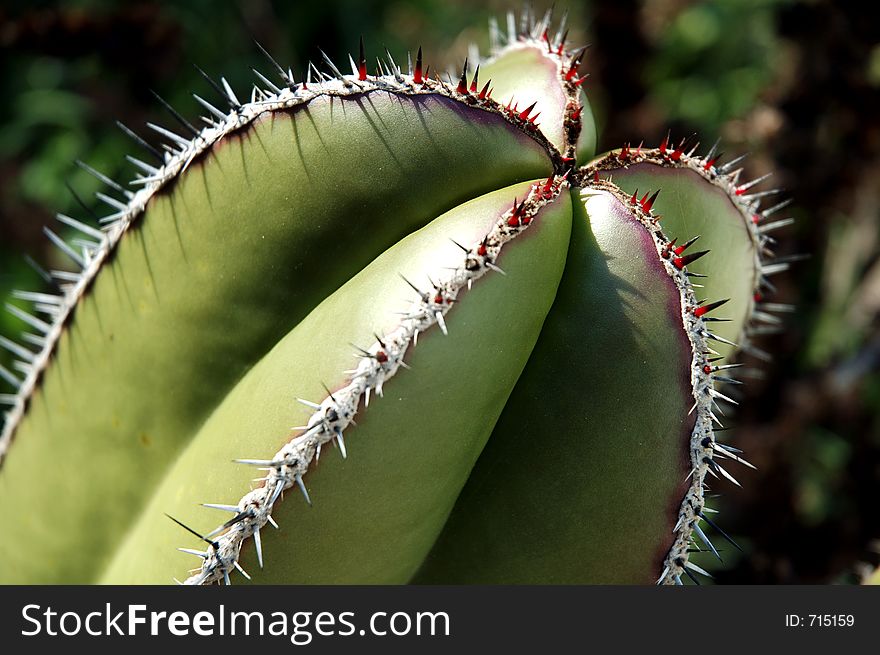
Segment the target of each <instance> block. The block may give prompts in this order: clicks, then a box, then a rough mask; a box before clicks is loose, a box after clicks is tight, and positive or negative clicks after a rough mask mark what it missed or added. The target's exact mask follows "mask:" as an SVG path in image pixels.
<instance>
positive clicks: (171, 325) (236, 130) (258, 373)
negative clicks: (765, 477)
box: [0, 16, 784, 584]
mask: <svg viewBox="0 0 880 655" xmlns="http://www.w3.org/2000/svg"><path fill="white" fill-rule="evenodd" d="M526 18H527V19H526V20H525V21H524V23H523V25H524V27H523V28H521V29H522V31H517V30H516V28H514V29H513V30H512V31H511V33H510V34H508V35H507V37H506V44H505V45H503V46H501V45H499V46H498V47H497V48H496V49H495V51H493V53H492V55H491V57H489V58H488V59H487V60H486V61H483V62H480V65H479V68H478V71H479V73H478V74H477V73H476V71H474V72H473V73H472V72H471V71H470V69H469V67H468V66H467V64H466V65H465V68H464V70H463V71H462V73H461V77H460V79H459V80H450V82H449V83H446V82H442V81H440V80H439V79H438V78H436V77H429V76H428V68H427V66H423V62H422V53H421V50H419V52H418V54H417V56H416V57H415V62H414V65H413V66H410V67H409V68H408V69H407V70H406V71H404V70H402V69H401V68H400V67H399V66H398V65H397V64H395V63H394V62H393V61H389V62H387V64H383V66H382V70H381V71H379V74H377V75H375V76H374V75H369V74H368V73H367V70H366V61H365V59H364V58H363V54H361V58H360V59H359V60H358V61H357V62H355V61H353V60H352V74H345V75H344V74H342V73H341V72H340V71H339V70H338V68H336V66H335V65H334V64H333V63H332V62H330V61H329V60H328V61H327V67H328V71H326V72H319V71H318V69H316V68H311V67H310V71H314V77H312V76H311V75H310V77H309V79H307V80H306V81H304V82H296V81H294V80H293V79H292V78H291V77H290V76H289V73H285V72H284V70H283V69H281V67H279V66H277V64H275V62H274V60H271V59H270V63H271V65H272V67H273V69H275V72H278V73H280V78H281V82H279V84H277V85H276V84H275V83H273V82H271V81H270V80H269V79H268V78H267V77H264V76H262V75H259V84H258V85H257V86H255V87H254V89H253V91H252V93H251V101H250V102H247V103H241V102H240V101H239V100H238V98H236V97H235V95H234V93H233V91H232V90H231V89H230V88H229V87H228V85H227V84H226V83H225V81H222V84H218V85H216V88H217V90H218V91H219V92H221V93H222V94H223V97H224V102H225V103H226V104H228V105H229V109H228V110H226V109H223V110H221V109H218V108H217V107H215V106H213V105H211V104H210V103H208V102H206V101H204V100H202V99H201V98H197V99H198V100H199V101H200V103H202V105H203V106H204V107H205V109H206V110H207V111H208V115H207V116H206V121H207V122H208V124H209V127H207V128H206V129H203V130H201V131H198V132H196V131H195V130H190V131H191V132H192V138H189V136H190V135H187V137H186V138H184V137H181V136H178V135H176V134H173V133H170V132H168V131H165V130H163V129H160V133H161V134H162V135H163V136H164V137H165V138H166V139H167V140H169V141H170V147H169V148H168V149H167V152H166V153H165V154H160V157H161V160H159V161H157V162H156V163H152V164H148V163H145V162H141V161H140V160H135V159H133V161H134V163H135V165H136V166H137V167H138V168H139V174H138V177H137V178H136V179H135V180H134V181H133V182H132V186H131V188H130V189H126V188H124V187H122V186H120V185H118V184H116V183H114V182H112V181H109V180H105V181H106V182H107V183H108V186H109V190H108V191H109V192H110V193H108V194H102V196H101V198H102V199H103V200H104V202H105V203H106V204H108V205H109V206H110V207H111V209H112V213H111V215H109V216H108V217H107V218H106V220H104V221H102V225H101V226H100V229H98V228H96V227H93V226H89V225H86V224H84V223H81V222H79V221H77V220H75V219H72V218H69V217H66V216H60V217H59V220H61V222H62V223H65V224H66V225H67V226H70V227H72V228H74V229H75V230H77V231H79V232H80V233H81V234H80V238H79V239H78V240H74V241H70V242H66V241H63V240H61V239H60V238H58V237H55V235H54V233H53V234H52V238H53V240H54V241H56V242H57V243H58V244H59V247H60V248H61V249H62V250H63V251H64V252H65V253H66V254H67V255H68V256H69V257H71V258H72V259H74V260H75V261H76V263H77V265H78V268H79V270H77V271H75V272H71V273H65V272H57V271H56V272H54V273H53V275H54V281H53V284H54V286H55V289H54V290H53V289H49V290H46V291H40V292H17V293H16V296H17V298H18V299H19V300H23V301H27V302H30V303H31V304H32V308H31V309H32V311H33V313H32V314H31V313H25V312H23V311H22V310H21V309H20V308H18V307H17V306H16V307H13V311H14V312H15V313H16V314H17V315H19V316H21V317H23V318H24V320H25V321H26V322H28V323H29V324H30V327H32V328H33V330H34V333H33V334H31V335H30V336H28V337H26V339H25V342H26V343H27V345H22V344H20V343H17V342H13V341H12V340H10V339H8V338H5V337H2V338H0V346H2V347H4V348H6V349H7V350H11V351H12V352H13V354H15V355H16V357H17V358H18V360H19V361H18V362H17V364H16V368H15V370H7V369H6V368H2V367H0V378H2V379H4V380H5V381H6V382H9V383H11V384H13V385H14V387H15V389H14V393H7V394H3V395H0V400H3V401H4V402H6V403H7V404H9V405H10V406H11V409H10V411H9V412H8V413H7V415H6V421H5V425H4V431H3V433H2V436H0V457H2V458H3V459H2V461H0V466H2V468H0V518H2V521H3V524H4V539H3V540H2V545H0V554H2V561H3V562H4V566H3V568H2V570H0V581H3V582H18V583H53V582H64V583H70V582H78V583H82V582H99V583H138V584H140V583H145V584H149V583H154V584H166V583H168V582H170V581H171V580H172V579H180V580H185V581H186V582H187V583H191V584H206V583H213V582H227V583H228V582H230V581H231V577H230V576H233V575H234V576H236V578H237V579H241V580H243V581H247V580H251V581H253V582H257V583H328V582H330V583H333V582H349V583H406V582H417V583H448V582H460V583H469V582H490V583H494V582H536V583H541V582H552V583H566V582H595V583H605V582H625V583H645V582H654V581H659V582H662V583H670V584H671V583H680V582H681V580H682V576H683V575H687V576H693V575H694V572H697V573H702V572H703V571H702V569H701V568H700V567H698V566H696V565H695V564H693V563H692V562H690V561H689V552H691V551H692V550H693V549H694V548H695V547H697V548H701V549H709V550H712V551H714V550H715V548H714V546H713V545H712V543H711V542H710V541H709V537H708V536H707V534H706V532H705V529H708V527H709V526H711V527H712V528H713V529H714V528H715V524H714V523H713V522H712V520H711V519H709V518H708V517H706V516H705V511H706V510H707V509H708V508H706V507H705V499H704V493H703V491H704V479H705V477H706V475H707V474H709V475H713V476H715V477H718V478H726V479H727V480H728V481H730V482H735V480H734V478H733V476H732V475H731V474H730V473H729V472H728V471H727V469H726V468H724V466H727V464H729V463H731V462H736V463H741V464H747V463H746V462H745V461H744V460H742V459H741V458H740V457H739V455H738V454H737V453H738V452H739V451H737V450H736V449H734V448H732V447H730V446H727V445H722V444H721V443H719V442H718V441H717V440H716V435H715V432H714V427H717V426H718V425H719V424H720V421H719V416H720V413H719V410H720V408H719V407H718V403H719V402H727V403H730V402H732V400H731V399H730V398H729V397H728V396H727V395H726V394H727V393H729V392H727V391H726V390H724V389H723V387H722V386H721V385H724V384H730V383H734V382H735V380H733V379H732V378H730V377H729V374H728V371H727V369H729V368H732V367H734V366H736V364H734V363H731V362H733V360H734V359H735V357H736V352H737V346H738V345H739V346H742V347H744V348H745V349H747V350H749V351H751V352H754V353H756V354H759V355H760V354H762V353H761V351H760V350H758V349H757V348H756V347H755V346H754V344H752V342H751V338H752V337H753V336H754V334H756V333H757V332H758V330H759V329H760V327H759V326H757V325H756V323H757V322H762V321H763V322H765V323H773V322H776V321H777V320H778V319H776V317H775V316H774V314H773V313H772V312H774V311H777V310H780V309H784V308H783V307H782V306H779V305H773V304H771V303H767V302H766V301H765V300H764V295H765V294H766V293H767V292H768V290H769V289H771V288H772V287H771V286H770V284H769V282H768V280H767V276H769V275H770V274H772V273H773V272H775V271H776V270H780V269H781V267H782V266H784V263H772V262H767V261H766V258H767V256H768V255H769V254H770V252H769V248H770V246H771V245H772V241H771V239H770V238H769V237H768V236H767V235H766V234H765V232H767V231H769V230H770V229H772V228H773V227H774V226H775V225H777V224H779V223H781V222H780V221H775V222H774V223H768V224H765V223H762V221H763V220H764V218H766V217H767V216H768V215H769V214H771V213H772V212H774V211H776V210H777V209H778V208H779V207H780V206H781V205H776V206H773V207H770V208H769V209H761V208H760V207H759V204H760V202H761V199H762V197H763V195H764V194H763V193H761V192H757V193H755V192H754V191H751V190H750V189H751V184H749V183H743V182H741V181H740V180H739V172H738V171H730V170H729V168H730V167H729V166H728V167H725V166H723V165H721V164H720V163H717V162H716V161H715V160H714V149H713V150H712V151H710V153H709V154H708V155H706V156H702V157H701V156H695V155H694V151H693V150H691V151H690V152H688V153H685V152H684V145H682V146H680V147H673V146H669V145H668V140H667V141H664V144H663V145H661V147H660V148H658V149H646V150H642V149H641V148H639V149H637V150H634V149H630V148H624V149H622V150H618V151H613V152H611V153H608V154H606V155H603V156H602V157H599V158H598V159H595V160H593V161H592V162H591V163H589V164H586V165H580V164H581V163H582V162H583V161H585V160H588V159H589V158H591V157H592V156H593V154H594V151H595V143H596V130H595V125H594V123H593V119H592V113H591V111H590V108H589V104H588V103H587V100H586V96H585V93H584V89H583V80H584V77H582V76H581V75H580V73H579V66H580V63H581V60H582V58H583V55H584V53H583V50H582V49H581V50H576V51H570V50H569V49H568V48H567V44H566V43H565V42H564V36H562V35H564V33H565V32H564V30H563V28H562V26H560V27H559V28H558V29H556V28H553V29H551V25H550V18H549V16H545V17H544V18H543V19H541V20H534V18H531V17H526ZM513 24H514V25H515V24H516V21H513ZM551 33H553V34H555V36H551ZM493 37H495V39H496V40H497V38H498V35H497V32H496V31H495V30H494V29H493ZM361 53H363V49H362V50H361ZM474 67H475V68H476V65H475V66H474ZM478 75H479V79H478ZM484 80H485V81H484ZM181 121H183V119H181ZM183 124H184V125H187V124H186V123H185V121H183ZM187 129H189V128H187ZM147 148H148V149H151V148H152V147H151V146H147ZM157 152H158V151H157ZM98 175H99V177H100V174H98ZM101 179H104V178H101ZM637 189H638V191H637ZM657 190H662V192H661V193H660V195H659V197H658V196H657V195H656V194H655V191H657ZM114 193H115V194H116V196H117V197H113V194H114ZM661 214H662V219H661V217H660V215H661ZM696 235H699V236H700V241H699V242H698V244H699V246H700V248H699V250H698V249H697V246H694V247H692V248H688V247H689V246H690V240H691V237H693V236H696ZM83 236H84V237H85V238H86V240H85V241H84V240H83ZM71 244H74V245H71ZM704 244H705V245H704ZM706 249H711V250H712V252H711V253H709V254H707V255H706V256H705V257H703V256H702V255H703V254H704V253H703V252H702V251H703V250H706ZM695 275H705V276H706V277H705V279H703V278H702V277H701V278H700V280H699V282H700V284H701V285H702V286H701V287H696V285H694V284H693V283H692V279H693V278H694V276H695ZM695 287H696V288H695ZM721 300H727V305H726V307H725V309H726V310H729V311H728V312H727V314H726V317H728V318H730V319H731V320H730V321H729V322H722V323H716V322H712V319H713V318H715V316H714V314H715V313H719V312H714V311H713V310H716V309H718V308H719V307H720V305H721V303H720V302H717V301H721ZM298 400H299V401H298ZM713 426H714V427H713ZM322 453H323V454H322ZM725 460H726V462H725V463H724V464H723V465H722V462H723V461H725ZM313 500H314V505H313V504H312V501H313ZM203 504H205V505H207V507H201V506H200V505H203ZM22 508H26V509H27V511H22ZM222 512H226V514H223V513H222ZM169 516H173V517H174V518H173V520H169ZM701 525H702V526H703V527H701ZM276 528H277V529H276ZM704 528H705V529H704ZM721 535H722V536H724V537H726V535H724V533H723V532H722V533H721ZM624 545H625V547H624ZM180 550H183V552H180ZM194 556H195V557H194ZM188 569H189V572H188ZM245 572H246V573H245Z"/></svg>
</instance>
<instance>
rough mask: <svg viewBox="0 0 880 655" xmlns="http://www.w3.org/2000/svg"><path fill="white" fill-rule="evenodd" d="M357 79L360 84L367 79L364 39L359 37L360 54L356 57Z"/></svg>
mask: <svg viewBox="0 0 880 655" xmlns="http://www.w3.org/2000/svg"><path fill="white" fill-rule="evenodd" d="M358 79H359V80H360V81H361V82H364V81H366V79H367V58H366V56H365V55H364V37H363V36H361V41H360V53H359V57H358Z"/></svg>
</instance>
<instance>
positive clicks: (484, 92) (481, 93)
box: [479, 80, 492, 100]
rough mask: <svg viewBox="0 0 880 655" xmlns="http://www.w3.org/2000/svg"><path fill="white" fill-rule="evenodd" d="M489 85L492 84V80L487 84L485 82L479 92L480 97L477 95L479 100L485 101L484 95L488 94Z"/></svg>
mask: <svg viewBox="0 0 880 655" xmlns="http://www.w3.org/2000/svg"><path fill="white" fill-rule="evenodd" d="M491 83H492V80H489V81H488V82H486V84H485V86H484V87H483V89H482V90H481V91H480V95H479V98H480V100H485V99H486V95H487V94H488V93H489V85H490V84H491Z"/></svg>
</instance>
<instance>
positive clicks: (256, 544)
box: [254, 528, 263, 568]
mask: <svg viewBox="0 0 880 655" xmlns="http://www.w3.org/2000/svg"><path fill="white" fill-rule="evenodd" d="M254 549H255V550H256V551H257V564H258V565H259V567H260V568H263V541H262V539H260V528H257V529H256V530H254Z"/></svg>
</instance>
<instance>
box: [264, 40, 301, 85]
mask: <svg viewBox="0 0 880 655" xmlns="http://www.w3.org/2000/svg"><path fill="white" fill-rule="evenodd" d="M254 44H256V46H257V47H258V48H259V49H260V52H262V53H263V56H265V57H266V59H268V60H269V63H270V64H272V66H273V67H274V68H275V72H276V73H278V76H279V77H280V78H281V79H282V80H283V81H284V84H285V86H287V88H288V89H290V90H291V91H296V84H295V83H294V81H293V76H292V75H290V74H289V72H286V71H285V70H284V69H283V68H281V64H279V63H278V62H277V61H275V59H274V58H273V57H272V55H270V54H269V52H268V51H267V50H266V49H265V48H264V47H263V46H262V45H260V42H259V41H256V40H254Z"/></svg>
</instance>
